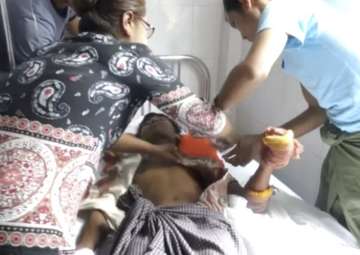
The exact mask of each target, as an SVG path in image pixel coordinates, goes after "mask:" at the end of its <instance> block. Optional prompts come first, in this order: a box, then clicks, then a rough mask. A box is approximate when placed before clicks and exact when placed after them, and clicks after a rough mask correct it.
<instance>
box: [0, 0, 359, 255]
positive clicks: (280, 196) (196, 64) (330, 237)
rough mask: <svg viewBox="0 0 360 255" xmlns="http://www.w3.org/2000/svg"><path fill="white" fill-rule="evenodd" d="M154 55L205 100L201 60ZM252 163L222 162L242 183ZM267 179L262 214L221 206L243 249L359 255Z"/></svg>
mask: <svg viewBox="0 0 360 255" xmlns="http://www.w3.org/2000/svg"><path fill="white" fill-rule="evenodd" d="M5 3H6V0H0V13H1V17H0V30H1V33H2V34H4V35H5V36H2V37H1V38H0V47H1V48H2V49H6V52H5V53H4V51H2V52H3V55H1V56H0V57H1V59H6V65H4V66H1V67H0V86H1V85H2V84H1V82H2V81H3V80H4V79H6V78H7V76H8V73H9V72H10V71H11V70H13V69H14V67H15V61H14V54H13V49H12V41H11V34H10V33H11V31H10V29H9V23H8V17H7V10H6V4H5ZM159 57H160V58H161V59H163V60H164V61H166V62H167V63H168V64H169V66H171V67H172V69H173V71H174V72H175V73H176V74H177V75H178V76H179V77H181V80H186V79H188V80H189V79H190V82H188V83H186V84H190V85H191V86H190V87H191V88H192V89H193V90H194V91H195V92H196V93H197V94H198V96H200V97H202V98H204V99H206V100H210V88H211V83H210V81H211V77H210V73H209V71H208V69H207V67H206V65H205V64H204V62H203V61H202V60H200V59H199V58H197V57H194V56H190V55H177V56H168V55H166V56H164V55H163V56H159ZM146 111H148V109H145V110H144V112H146ZM256 165H257V163H256V162H251V164H249V165H248V166H247V167H233V166H231V165H227V167H228V169H229V171H230V172H231V174H232V175H233V176H234V177H235V178H236V179H237V180H238V182H239V183H240V184H243V185H244V184H245V183H246V181H247V180H248V179H249V177H250V176H251V175H252V174H253V172H254V171H255V170H256ZM285 171H286V170H285ZM271 184H272V185H274V186H275V187H276V189H277V192H276V194H275V195H274V197H273V199H272V201H271V203H270V206H269V210H268V212H267V213H265V214H254V213H253V212H252V211H251V210H249V209H248V208H247V207H246V201H245V200H244V199H242V198H240V197H231V199H230V204H231V206H230V207H229V208H227V209H226V217H227V218H228V219H229V220H230V221H231V222H232V224H234V226H235V228H236V229H237V231H238V233H239V238H240V239H241V240H242V244H243V251H242V254H244V255H245V254H247V255H262V254H269V255H273V254H274V255H275V254H276V255H282V254H284V255H285V254H286V255H287V254H299V255H300V254H301V255H303V254H304V253H305V254H327V255H332V254H333V255H353V254H354V255H355V254H359V255H360V250H359V247H358V246H357V243H356V240H355V239H354V238H353V237H352V236H351V234H350V233H349V232H348V231H347V230H345V229H344V228H342V227H341V226H340V225H339V224H338V223H337V222H336V221H335V220H333V219H332V218H331V217H330V216H329V215H327V214H325V213H322V212H320V211H319V210H317V209H316V208H315V207H313V206H311V205H308V204H306V203H305V202H304V201H303V200H302V199H301V198H300V197H299V196H298V195H297V194H296V193H295V192H294V191H293V190H292V189H291V188H290V187H288V186H287V185H286V184H284V183H283V182H281V181H280V180H279V179H277V178H276V177H272V179H271ZM231 255H232V254H231Z"/></svg>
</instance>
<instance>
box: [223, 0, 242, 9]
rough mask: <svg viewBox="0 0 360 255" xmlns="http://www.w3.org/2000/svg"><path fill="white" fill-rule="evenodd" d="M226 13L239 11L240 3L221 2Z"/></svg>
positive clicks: (237, 1) (232, 0)
mask: <svg viewBox="0 0 360 255" xmlns="http://www.w3.org/2000/svg"><path fill="white" fill-rule="evenodd" d="M223 3H224V8H225V11H226V12H231V11H237V12H238V11H241V3H240V1H239V0H223Z"/></svg>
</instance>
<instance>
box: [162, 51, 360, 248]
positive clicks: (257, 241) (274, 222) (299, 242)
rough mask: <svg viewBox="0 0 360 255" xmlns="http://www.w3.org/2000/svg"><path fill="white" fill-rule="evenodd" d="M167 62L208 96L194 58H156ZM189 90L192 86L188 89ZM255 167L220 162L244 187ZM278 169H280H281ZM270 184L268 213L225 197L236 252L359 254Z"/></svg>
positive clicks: (206, 80)
mask: <svg viewBox="0 0 360 255" xmlns="http://www.w3.org/2000/svg"><path fill="white" fill-rule="evenodd" d="M160 58H162V59H163V60H165V61H167V62H168V63H169V64H170V65H171V66H172V68H173V69H174V72H175V73H177V74H178V75H179V76H180V78H181V80H186V77H183V76H184V75H185V76H186V75H188V74H187V73H184V72H183V71H182V70H183V69H184V68H187V66H189V67H190V70H192V72H194V73H195V76H196V80H197V82H195V81H192V82H191V84H192V85H193V86H194V84H197V85H196V86H197V87H198V88H197V89H195V91H197V93H198V96H200V97H202V98H205V99H207V100H210V86H211V84H210V81H211V77H210V73H209V71H208V69H207V67H206V65H205V64H204V62H203V61H201V60H200V59H198V58H196V57H194V56H189V55H184V56H160ZM192 89H194V88H192ZM257 166H258V163H257V162H255V161H252V162H250V163H249V164H248V165H247V166H245V167H241V166H238V167H234V166H232V165H230V164H226V167H227V168H228V170H229V172H230V173H231V174H232V176H233V177H234V178H235V179H236V180H237V181H238V182H239V183H240V184H241V185H243V186H244V185H245V184H246V182H247V181H248V179H249V178H250V177H251V176H252V175H253V174H254V172H255V171H256V169H257ZM283 171H286V169H284V170H283ZM270 183H271V185H273V186H274V187H275V190H276V192H275V195H274V196H273V198H272V200H271V202H270V205H269V208H268V211H267V212H266V213H265V214H255V213H253V212H252V211H251V210H250V209H248V208H247V207H246V201H245V199H243V198H241V197H235V196H234V197H231V199H230V207H229V208H227V210H226V216H227V218H228V219H229V220H231V221H232V223H233V224H234V226H235V227H236V229H237V230H238V232H239V235H240V238H241V239H242V242H243V252H242V254H248V255H262V254H270V255H272V254H274V255H275V254H276V255H285V254H286V255H288V254H299V255H300V254H301V255H303V254H327V255H329V254H330V255H332V254H333V255H353V254H354V255H355V254H359V255H360V249H359V246H358V243H357V241H356V240H355V238H354V237H353V236H352V235H351V234H350V232H348V231H347V230H346V229H345V228H343V227H342V226H341V225H340V224H338V223H337V222H336V221H335V220H334V219H333V218H332V217H331V216H330V215H328V214H327V213H324V212H321V211H320V210H318V209H317V208H315V207H314V206H312V205H310V204H308V203H306V202H305V201H304V200H302V198H301V197H300V196H299V195H298V194H296V192H295V191H293V190H292V189H291V188H290V187H289V186H287V185H286V184H285V183H284V182H282V181H281V180H279V179H278V178H276V177H275V176H272V178H271V182H270Z"/></svg>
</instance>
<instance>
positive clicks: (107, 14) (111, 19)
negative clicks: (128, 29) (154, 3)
mask: <svg viewBox="0 0 360 255" xmlns="http://www.w3.org/2000/svg"><path fill="white" fill-rule="evenodd" d="M73 5H74V9H75V11H76V12H77V14H78V15H79V16H81V18H82V19H81V21H80V28H79V29H80V32H95V33H102V34H111V35H113V36H115V37H117V36H118V29H119V26H120V22H121V19H120V17H122V15H123V14H124V13H125V12H128V11H132V12H133V13H134V14H135V15H136V16H139V17H143V16H145V14H146V6H145V0H73Z"/></svg>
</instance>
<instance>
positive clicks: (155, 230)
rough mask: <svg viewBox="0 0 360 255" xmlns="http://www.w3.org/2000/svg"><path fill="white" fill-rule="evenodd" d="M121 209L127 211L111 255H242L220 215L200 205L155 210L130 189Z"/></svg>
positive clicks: (133, 188)
mask: <svg viewBox="0 0 360 255" xmlns="http://www.w3.org/2000/svg"><path fill="white" fill-rule="evenodd" d="M118 206H119V207H120V208H121V209H123V210H125V211H126V218H125V219H124V221H123V222H122V224H121V226H120V228H119V231H118V234H117V238H116V242H115V245H114V248H113V251H112V253H111V254H113V255H127V254H137V255H141V254H146V255H164V254H176V255H192V254H197V255H217V254H231V255H233V254H234V255H235V254H240V243H239V238H238V236H237V234H236V232H235V231H234V229H233V228H232V227H231V225H230V224H229V223H228V222H227V221H226V220H225V218H224V216H223V215H222V214H220V213H218V212H214V211H211V210H209V209H207V208H205V207H203V206H200V205H197V204H184V205H179V206H172V207H156V206H155V205H154V204H153V203H152V202H151V201H149V200H147V199H145V198H143V197H142V196H141V192H140V191H139V190H138V189H137V188H135V187H134V186H131V187H130V188H129V191H128V192H127V193H126V194H125V195H123V196H122V197H120V199H119V202H118Z"/></svg>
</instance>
